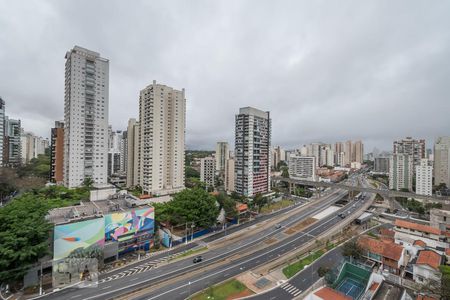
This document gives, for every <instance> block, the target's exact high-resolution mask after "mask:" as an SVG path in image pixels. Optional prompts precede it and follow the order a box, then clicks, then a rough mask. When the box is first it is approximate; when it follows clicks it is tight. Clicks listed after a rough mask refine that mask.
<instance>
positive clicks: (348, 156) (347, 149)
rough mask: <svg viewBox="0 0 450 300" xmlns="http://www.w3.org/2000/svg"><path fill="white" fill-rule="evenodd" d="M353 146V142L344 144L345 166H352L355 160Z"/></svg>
mask: <svg viewBox="0 0 450 300" xmlns="http://www.w3.org/2000/svg"><path fill="white" fill-rule="evenodd" d="M352 150H353V144H352V141H346V142H345V143H344V166H348V165H350V163H351V162H352V158H353V153H352Z"/></svg>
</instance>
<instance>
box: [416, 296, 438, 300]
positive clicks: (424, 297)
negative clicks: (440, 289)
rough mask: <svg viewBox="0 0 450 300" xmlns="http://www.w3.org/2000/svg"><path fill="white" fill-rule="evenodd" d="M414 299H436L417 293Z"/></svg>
mask: <svg viewBox="0 0 450 300" xmlns="http://www.w3.org/2000/svg"><path fill="white" fill-rule="evenodd" d="M416 300H437V299H436V298H434V297H431V296H426V295H417V298H416Z"/></svg>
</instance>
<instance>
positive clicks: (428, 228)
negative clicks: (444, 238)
mask: <svg viewBox="0 0 450 300" xmlns="http://www.w3.org/2000/svg"><path fill="white" fill-rule="evenodd" d="M395 226H398V227H403V228H408V229H413V230H417V231H421V232H426V233H431V234H436V235H441V230H439V229H438V228H434V227H431V226H428V225H422V224H417V223H413V222H408V221H405V220H400V219H396V220H395Z"/></svg>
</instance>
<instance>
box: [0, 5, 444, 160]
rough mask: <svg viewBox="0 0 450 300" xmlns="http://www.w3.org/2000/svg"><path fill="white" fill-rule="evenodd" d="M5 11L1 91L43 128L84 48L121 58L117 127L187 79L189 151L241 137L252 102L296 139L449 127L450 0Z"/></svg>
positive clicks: (116, 70)
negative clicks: (150, 87) (68, 65)
mask: <svg viewBox="0 0 450 300" xmlns="http://www.w3.org/2000/svg"><path fill="white" fill-rule="evenodd" d="M0 12H1V14H0V95H1V96H2V97H3V99H4V100H5V101H6V104H7V107H6V109H7V115H9V116H11V117H13V118H20V119H21V120H22V122H23V127H24V128H25V130H26V131H32V132H34V133H35V134H38V135H42V136H49V135H50V128H51V127H52V126H53V123H54V121H55V120H59V119H63V106H64V62H65V60H64V55H65V52H66V51H67V50H69V49H71V48H72V47H73V46H74V45H79V46H82V47H85V48H88V49H91V50H94V51H97V52H100V53H101V55H102V56H103V57H105V58H108V59H109V60H110V110H109V114H110V124H112V126H113V128H114V129H122V130H123V129H125V128H126V124H127V120H128V119H129V118H131V117H135V118H137V116H138V95H139V91H140V90H141V89H142V88H144V87H145V86H146V85H147V84H149V83H151V82H152V80H153V79H155V80H157V82H159V83H163V84H167V85H169V86H172V87H174V88H177V89H181V88H183V87H184V88H185V89H186V98H187V128H186V135H187V147H188V148H190V149H213V147H214V144H215V142H216V141H218V140H228V141H229V142H231V143H233V135H234V115H235V114H236V113H237V112H238V110H239V107H243V106H254V107H256V108H259V109H263V110H269V111H270V112H271V116H272V121H273V123H272V124H273V125H272V133H273V144H281V145H283V146H285V147H287V148H293V147H297V146H300V145H302V144H304V143H307V142H313V141H323V142H334V141H339V140H346V139H363V140H364V142H365V144H366V150H369V151H370V150H372V148H373V147H374V146H377V147H378V148H381V149H388V150H390V148H391V143H392V140H394V139H396V138H401V137H404V136H413V137H417V138H426V139H427V147H431V146H432V143H433V142H434V139H435V137H437V136H440V135H450V118H449V116H450V96H449V95H450V93H449V90H450V30H449V28H450V15H449V13H450V1H439V0H436V1H431V2H430V1H425V0H424V1H411V0H406V1H391V0H388V1H359V0H355V1H315V0H314V1H259V0H254V1H229V0H227V1H109V0H108V1H86V0H84V1H79V0H77V1H61V0H55V1H42V0H40V1H16V0H10V1H5V0H0ZM366 152H367V151H366Z"/></svg>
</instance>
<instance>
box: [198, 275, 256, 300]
mask: <svg viewBox="0 0 450 300" xmlns="http://www.w3.org/2000/svg"><path fill="white" fill-rule="evenodd" d="M252 294H254V293H253V292H252V291H251V290H249V289H248V288H247V287H246V286H245V284H243V283H242V282H240V281H238V280H236V279H232V280H229V281H226V282H224V283H222V284H219V285H216V286H210V287H209V288H207V289H206V290H204V291H203V292H201V293H199V294H197V295H195V296H193V297H192V298H191V299H192V300H208V299H214V300H226V299H236V298H239V297H245V296H250V295H252Z"/></svg>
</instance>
